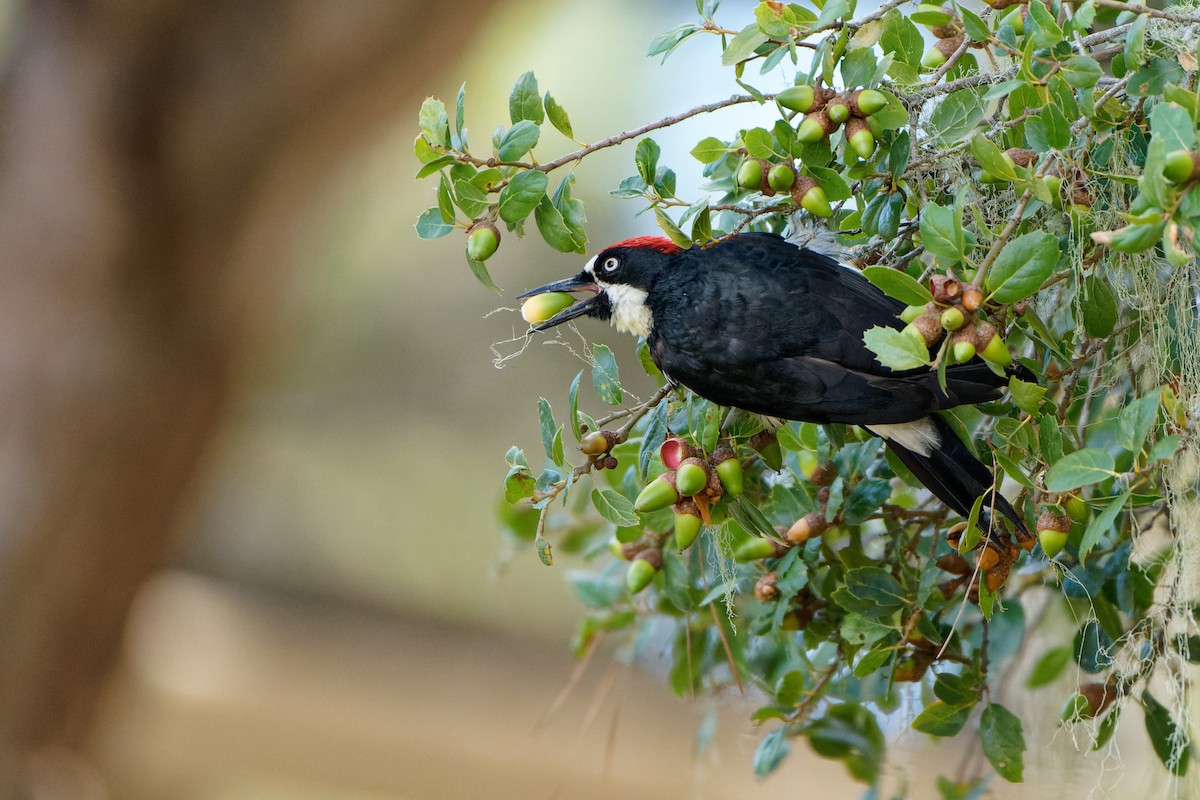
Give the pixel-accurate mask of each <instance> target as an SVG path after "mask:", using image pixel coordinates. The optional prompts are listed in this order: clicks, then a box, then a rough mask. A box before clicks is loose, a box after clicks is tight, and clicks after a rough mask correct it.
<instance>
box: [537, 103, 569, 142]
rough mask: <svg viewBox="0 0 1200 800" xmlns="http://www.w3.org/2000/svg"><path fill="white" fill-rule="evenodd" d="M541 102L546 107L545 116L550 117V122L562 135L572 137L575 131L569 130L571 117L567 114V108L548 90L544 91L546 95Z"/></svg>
mask: <svg viewBox="0 0 1200 800" xmlns="http://www.w3.org/2000/svg"><path fill="white" fill-rule="evenodd" d="M542 102H543V104H544V105H545V107H546V116H547V117H548V118H549V119H550V124H551V125H553V126H554V127H555V128H556V129H557V130H558V132H559V133H561V134H562V135H563V136H566V137H567V138H568V139H574V138H575V132H574V131H573V130H571V118H570V117H568V116H567V110H566V109H565V108H563V107H562V106H560V105H559V104H558V101H557V100H555V99H554V98H553V97H551V96H550V93H549V92H546V97H545V98H544V99H543V101H542Z"/></svg>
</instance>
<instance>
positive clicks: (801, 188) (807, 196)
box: [792, 176, 833, 217]
mask: <svg viewBox="0 0 1200 800" xmlns="http://www.w3.org/2000/svg"><path fill="white" fill-rule="evenodd" d="M792 199H793V200H795V201H796V202H797V203H799V204H800V207H801V208H803V209H804V210H805V211H807V212H808V213H810V214H812V215H813V216H815V217H828V216H830V215H832V214H833V208H831V207H830V205H829V199H828V198H826V197H825V190H824V189H822V188H821V187H820V186H819V185H818V184H817V182H816V181H814V180H813V179H812V178H809V177H808V176H800V177H799V178H797V179H796V183H795V185H794V186H792Z"/></svg>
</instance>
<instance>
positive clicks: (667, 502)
mask: <svg viewBox="0 0 1200 800" xmlns="http://www.w3.org/2000/svg"><path fill="white" fill-rule="evenodd" d="M602 436H610V437H611V434H610V433H609V432H607V431H597V432H596V433H595V434H589V435H588V437H585V439H584V443H583V447H581V449H582V450H583V451H584V452H585V453H587V454H588V455H591V456H592V457H593V458H595V459H596V462H595V463H597V464H598V463H599V462H600V459H601V458H611V456H603V455H602V453H606V452H607V449H605V450H603V451H601V450H598V448H600V447H601V442H600V438H599V437H602ZM589 437H594V438H592V440H591V447H590V449H591V450H592V452H589V449H584V448H588V446H589ZM611 446H612V439H611V438H610V439H608V447H611ZM658 453H659V457H660V458H661V459H662V463H663V466H665V467H666V468H667V471H666V472H664V473H663V474H662V475H659V476H658V477H657V478H655V479H654V480H652V481H650V483H648V484H646V486H645V488H643V489H642V491H641V493H640V494H639V495H638V496H637V499H636V500H634V502H633V508H634V510H635V511H638V512H640V513H650V512H653V511H658V510H660V509H664V508H666V507H667V506H672V505H673V506H674V507H675V524H674V526H673V533H674V539H675V546H676V548H678V549H679V550H686V549H687V548H689V547H691V545H692V542H694V541H696V537H697V536H699V535H700V529H701V528H702V527H703V524H704V523H705V522H706V521H708V520H709V509H710V508H711V507H712V505H713V504H714V503H716V502H717V501H718V500H720V499H721V498H722V497H723V496H725V495H728V496H730V497H738V496H740V495H741V493H742V490H743V488H744V485H745V476H744V474H743V472H742V463H741V461H740V460H739V459H738V457H737V455H736V454H735V453H734V451H733V449H732V448H730V447H728V446H725V445H722V446H720V447H718V448H717V449H716V450H714V451H713V453H712V455H710V456H708V457H707V458H705V457H704V454H703V453H702V452H701V451H699V450H697V449H696V448H695V447H693V446H692V445H691V444H690V443H689V442H687V441H686V440H684V439H679V438H675V437H671V438H668V439H667V440H666V441H664V442H663V443H662V446H661V447H660V448H659V451H658ZM665 539H666V537H665V536H652V535H646V536H642V537H641V538H639V539H637V540H636V541H633V542H625V543H619V542H613V545H612V549H613V552H614V553H615V554H616V555H617V556H618V557H619V558H623V559H625V560H627V561H629V562H631V563H630V564H629V570H628V571H627V572H626V574H625V583H626V585H627V586H628V587H629V591H630V592H634V593H637V592H640V591H641V590H642V589H644V588H646V586H647V585H649V583H650V581H652V580H653V579H654V575H655V573H657V572H658V570H659V569H661V568H662V548H663V545H664V543H665Z"/></svg>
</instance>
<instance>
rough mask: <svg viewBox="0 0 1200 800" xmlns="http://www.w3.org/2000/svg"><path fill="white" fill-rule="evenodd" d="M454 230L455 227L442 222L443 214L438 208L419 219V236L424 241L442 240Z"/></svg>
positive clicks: (428, 210) (424, 213) (422, 213)
mask: <svg viewBox="0 0 1200 800" xmlns="http://www.w3.org/2000/svg"><path fill="white" fill-rule="evenodd" d="M452 230H454V226H453V225H449V224H447V223H445V222H443V221H442V212H441V211H440V210H439V209H438V208H436V207H435V208H430V209H427V210H425V211H423V212H421V216H419V217H417V236H419V237H421V238H422V239H440V238H441V237H443V236H445V235H446V234H447V233H449V232H450V231H452Z"/></svg>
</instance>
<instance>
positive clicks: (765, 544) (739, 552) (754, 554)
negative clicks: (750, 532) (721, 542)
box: [733, 537, 787, 563]
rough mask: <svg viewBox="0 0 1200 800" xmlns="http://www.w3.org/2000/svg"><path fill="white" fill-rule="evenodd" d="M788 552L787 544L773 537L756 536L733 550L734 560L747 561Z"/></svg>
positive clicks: (775, 556) (773, 556)
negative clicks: (761, 537)
mask: <svg viewBox="0 0 1200 800" xmlns="http://www.w3.org/2000/svg"><path fill="white" fill-rule="evenodd" d="M786 552H787V546H786V545H784V544H783V543H782V542H776V541H774V540H773V539H760V538H758V537H754V538H751V539H747V540H746V541H744V542H742V543H741V544H740V545H738V546H737V548H736V549H735V550H734V551H733V560H734V561H738V562H742V563H745V562H747V561H758V560H760V559H764V558H778V557H779V556H781V555H783V554H784V553H786Z"/></svg>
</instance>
